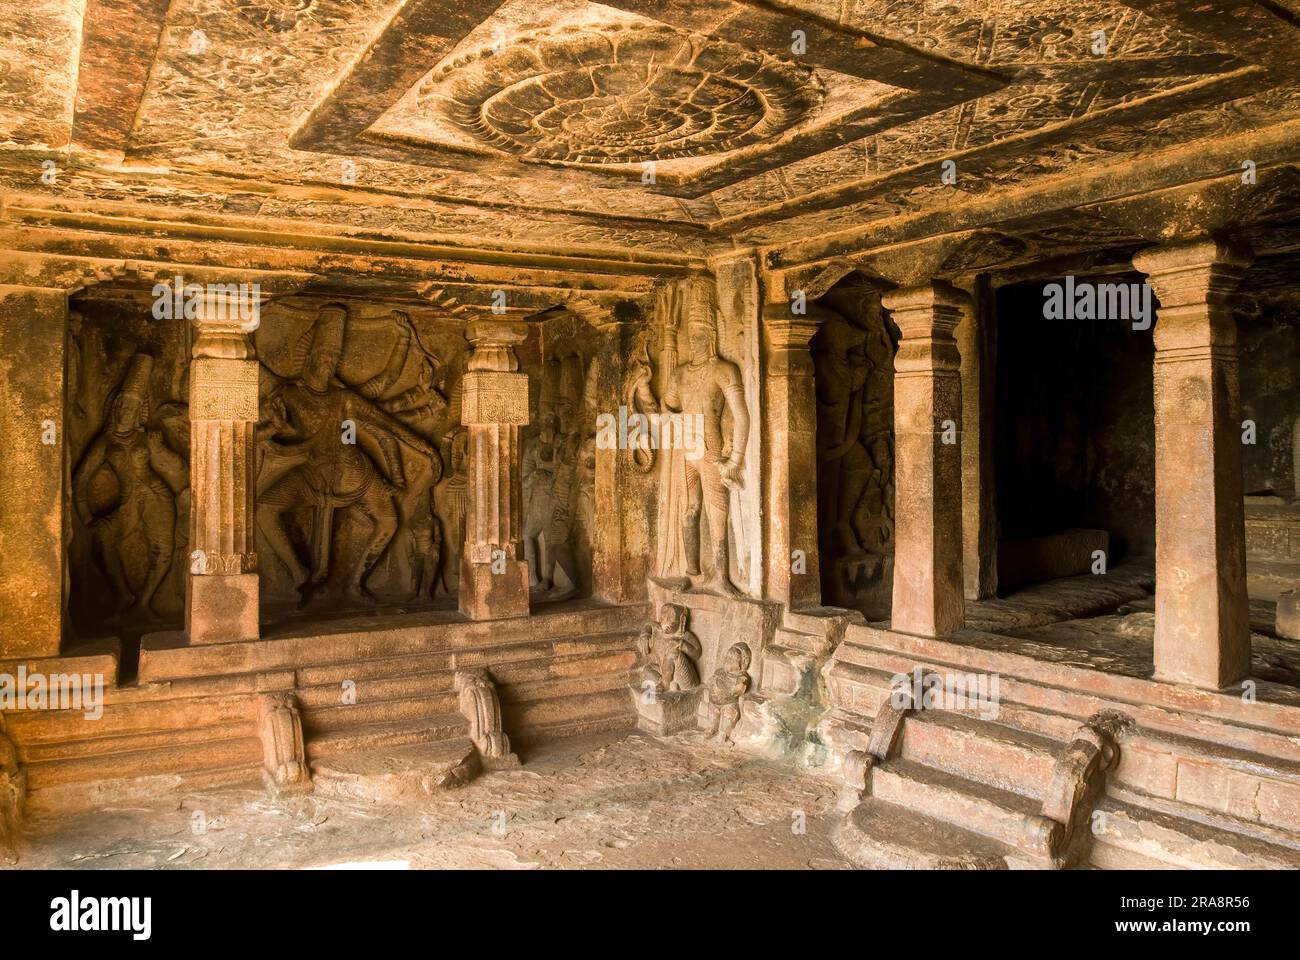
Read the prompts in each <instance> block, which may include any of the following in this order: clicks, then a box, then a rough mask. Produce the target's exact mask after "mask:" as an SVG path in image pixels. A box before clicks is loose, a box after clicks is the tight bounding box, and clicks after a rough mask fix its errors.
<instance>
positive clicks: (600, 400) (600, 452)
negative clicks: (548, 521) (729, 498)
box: [591, 321, 655, 603]
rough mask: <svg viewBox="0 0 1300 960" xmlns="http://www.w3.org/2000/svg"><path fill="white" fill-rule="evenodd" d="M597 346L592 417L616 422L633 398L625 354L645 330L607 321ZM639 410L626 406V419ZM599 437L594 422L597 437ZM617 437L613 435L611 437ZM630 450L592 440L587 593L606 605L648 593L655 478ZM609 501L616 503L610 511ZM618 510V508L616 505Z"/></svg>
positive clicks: (630, 353)
mask: <svg viewBox="0 0 1300 960" xmlns="http://www.w3.org/2000/svg"><path fill="white" fill-rule="evenodd" d="M600 334H601V337H602V341H601V346H600V349H598V350H597V351H596V352H595V353H594V354H593V355H592V358H591V363H592V365H593V366H594V367H595V371H594V373H593V376H594V378H595V384H596V397H597V409H596V415H597V417H600V416H609V417H612V418H613V419H614V420H615V421H616V422H617V421H618V420H619V417H620V413H619V405H620V404H624V403H628V402H630V403H632V404H633V405H635V403H636V400H635V398H631V399H630V398H628V397H626V396H624V389H625V384H626V378H627V371H628V363H627V362H626V361H627V358H629V357H632V356H634V355H636V354H637V352H638V350H639V349H644V348H643V346H642V344H643V341H640V340H639V339H638V337H639V336H641V337H643V336H644V330H641V331H638V330H637V329H636V328H633V327H631V326H630V325H628V324H625V323H619V322H615V321H611V322H609V323H607V324H605V325H603V327H602V328H601V330H600ZM638 412H639V410H638V409H628V410H627V411H626V413H625V414H623V416H627V417H630V416H632V415H633V414H635V413H638ZM599 435H600V430H599V425H597V436H599ZM614 439H615V440H616V441H617V437H615V438H614ZM631 455H632V451H630V450H628V449H624V448H621V446H620V444H618V443H617V442H615V443H612V444H611V443H605V444H603V445H602V444H601V443H599V442H598V443H597V444H596V489H595V491H594V493H595V503H596V529H595V530H593V531H592V544H591V547H592V557H591V595H592V597H594V598H595V599H597V600H603V601H605V602H606V603H636V602H639V601H643V600H644V599H645V597H646V576H647V575H648V574H649V572H650V560H651V557H652V555H653V550H652V548H651V538H650V518H651V517H652V516H653V512H652V506H651V504H652V503H653V498H654V487H653V477H654V476H655V473H654V471H653V470H651V472H650V473H647V474H642V473H639V472H638V471H637V470H636V469H635V468H634V467H633V466H632V463H631ZM610 505H615V508H613V509H611V507H610ZM619 508H621V509H619Z"/></svg>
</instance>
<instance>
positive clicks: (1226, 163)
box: [764, 121, 1300, 270]
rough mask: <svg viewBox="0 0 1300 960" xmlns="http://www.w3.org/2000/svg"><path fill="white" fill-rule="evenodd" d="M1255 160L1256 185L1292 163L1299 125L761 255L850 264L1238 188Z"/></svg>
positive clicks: (1299, 147) (783, 265)
mask: <svg viewBox="0 0 1300 960" xmlns="http://www.w3.org/2000/svg"><path fill="white" fill-rule="evenodd" d="M1245 158H1249V159H1252V160H1254V161H1255V163H1256V170H1257V175H1258V177H1259V178H1260V180H1261V181H1263V180H1264V178H1265V177H1266V176H1267V175H1268V170H1270V169H1272V168H1274V167H1278V166H1282V165H1287V164H1290V163H1292V162H1294V161H1295V160H1296V159H1297V158H1300V121H1288V122H1286V123H1281V124H1276V125H1274V126H1272V127H1268V128H1266V129H1265V130H1263V131H1250V132H1248V133H1243V134H1240V135H1238V136H1235V137H1224V138H1221V139H1219V140H1214V141H1206V142H1202V143H1196V144H1193V145H1191V146H1182V147H1177V148H1171V149H1168V150H1162V151H1159V152H1157V153H1154V154H1149V155H1147V156H1144V157H1141V158H1139V159H1136V160H1133V161H1132V162H1130V163H1127V164H1123V165H1117V166H1105V167H1101V168H1098V169H1094V170H1090V171H1088V172H1085V173H1078V174H1074V175H1071V176H1069V177H1060V178H1053V179H1051V180H1048V181H1045V182H1042V183H1037V184H1030V185H1028V186H1016V187H1011V188H1006V189H1000V190H992V191H989V192H988V193H987V194H984V195H982V196H979V197H977V198H974V199H971V200H969V201H967V202H965V203H963V204H960V205H957V206H955V207H953V208H951V209H945V210H936V211H927V212H924V213H918V214H914V215H910V216H904V217H895V218H893V219H891V220H888V221H885V222H883V223H875V224H871V225H870V226H864V227H861V228H857V227H855V228H852V229H851V230H845V231H840V232H839V233H836V234H832V235H829V236H826V237H821V238H818V239H816V240H804V241H798V242H795V243H791V244H786V245H783V246H780V247H772V248H768V249H767V250H765V252H764V262H765V265H766V267H767V268H768V269H769V270H782V269H788V268H790V267H793V266H803V265H810V264H814V263H829V262H832V261H834V260H836V259H844V258H853V257H855V256H857V255H859V254H861V253H863V252H865V251H866V250H867V249H869V248H879V247H887V246H894V245H897V244H903V243H908V242H912V241H913V240H915V239H916V238H919V237H925V236H928V235H937V234H942V233H948V232H958V231H963V230H972V229H977V228H980V227H999V228H1001V227H1000V225H1004V224H1007V223H1020V224H1029V223H1032V221H1033V220H1034V219H1035V218H1040V217H1054V216H1057V215H1059V214H1060V213H1061V212H1062V211H1068V210H1072V209H1076V208H1078V207H1080V206H1090V205H1094V204H1099V203H1103V202H1105V201H1107V200H1113V199H1121V198H1125V197H1130V196H1133V195H1136V194H1142V193H1149V192H1152V191H1154V190H1161V189H1171V188H1173V189H1177V188H1178V186H1180V185H1181V184H1185V183H1187V181H1188V180H1196V181H1201V180H1220V179H1221V180H1224V181H1225V182H1240V178H1241V174H1242V168H1241V161H1242V160H1243V159H1245Z"/></svg>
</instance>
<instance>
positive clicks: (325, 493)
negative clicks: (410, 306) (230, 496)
mask: <svg viewBox="0 0 1300 960" xmlns="http://www.w3.org/2000/svg"><path fill="white" fill-rule="evenodd" d="M255 343H256V346H257V353H258V357H259V359H260V361H261V363H262V369H263V376H262V382H261V413H262V421H261V423H259V425H258V429H257V462H256V471H257V497H258V508H257V524H258V533H259V555H260V557H261V562H260V565H259V566H260V571H261V574H262V580H263V596H264V597H265V598H266V601H268V602H271V603H275V602H283V601H293V602H295V603H296V604H297V605H300V606H306V605H307V604H309V603H312V602H314V601H316V600H326V601H332V602H355V601H359V600H366V601H380V600H385V601H416V600H430V599H436V598H438V597H440V596H443V595H450V596H453V597H454V595H455V579H456V570H457V569H458V567H457V566H456V565H455V564H454V563H452V561H455V560H456V559H457V558H458V556H459V554H458V547H459V545H460V544H461V543H463V539H464V535H463V530H464V526H463V525H464V495H463V490H464V479H463V477H464V472H465V456H464V452H465V440H464V428H463V427H461V426H460V424H459V416H458V409H459V404H458V403H457V402H456V401H457V400H458V397H459V390H460V386H459V384H460V376H461V373H462V372H463V370H464V355H465V351H466V349H467V344H466V343H465V340H464V337H463V334H462V330H461V325H460V324H459V323H458V322H454V321H448V320H445V319H438V318H436V317H435V316H433V315H429V314H424V315H416V314H412V313H409V312H407V311H405V310H400V309H392V308H388V307H384V306H380V305H372V304H365V303H349V304H347V305H346V306H345V305H341V304H320V303H310V302H305V301H296V302H294V303H293V304H291V305H284V306H277V307H273V308H272V309H271V310H269V311H268V312H267V316H265V317H264V318H263V322H262V325H261V326H260V328H259V329H258V332H257V334H256V337H255ZM458 494H459V496H458ZM449 564H450V566H449Z"/></svg>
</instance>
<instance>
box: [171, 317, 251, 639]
mask: <svg viewBox="0 0 1300 960" xmlns="http://www.w3.org/2000/svg"><path fill="white" fill-rule="evenodd" d="M195 326H196V327H197V328H198V329H197V333H198V336H197V338H196V339H195V342H194V360H193V363H192V365H191V367H190V485H191V489H192V491H193V494H192V496H193V499H192V504H193V505H192V507H191V510H190V575H189V577H188V579H187V581H186V598H185V629H186V631H187V633H188V635H189V640H190V643H224V642H229V641H235V640H256V639H257V637H258V599H259V592H258V579H257V553H256V545H255V541H254V537H255V533H254V531H255V529H256V527H255V520H254V499H255V496H254V490H255V488H254V469H253V453H254V445H253V431H254V428H255V426H256V424H257V419H258V410H257V385H258V363H257V361H256V360H255V359H252V347H251V345H250V344H249V342H248V337H247V332H246V331H245V330H244V329H243V328H242V327H241V325H240V321H239V312H238V309H237V306H236V305H235V304H230V303H224V302H222V301H221V300H220V299H218V298H217V297H216V296H212V297H209V298H208V299H207V300H206V301H205V302H204V307H203V310H202V313H201V315H200V317H199V318H198V319H196V320H195Z"/></svg>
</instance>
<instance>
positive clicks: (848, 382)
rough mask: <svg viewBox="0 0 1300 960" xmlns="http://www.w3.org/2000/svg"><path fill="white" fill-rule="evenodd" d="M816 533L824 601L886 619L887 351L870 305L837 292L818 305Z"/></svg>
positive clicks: (890, 535) (889, 582)
mask: <svg viewBox="0 0 1300 960" xmlns="http://www.w3.org/2000/svg"><path fill="white" fill-rule="evenodd" d="M816 309H817V313H818V330H817V333H816V334H815V335H814V336H813V339H812V342H811V344H810V349H811V352H812V357H813V369H814V375H815V383H816V395H817V529H818V537H819V540H820V543H819V544H818V549H819V550H820V555H821V571H822V594H823V598H824V599H825V601H826V602H827V603H830V604H834V605H836V606H842V607H849V608H852V609H858V610H862V611H863V613H864V614H865V615H866V616H867V617H868V618H869V619H873V620H879V619H885V618H887V617H888V616H889V607H890V599H891V597H890V594H891V591H892V588H893V555H894V353H895V352H896V350H897V349H898V335H897V333H896V331H895V330H894V329H893V326H892V324H891V323H889V321H888V320H887V319H886V318H885V316H884V314H883V313H882V311H881V309H880V305H879V300H878V298H876V297H875V296H874V295H872V294H870V293H863V292H860V291H857V290H855V289H854V288H853V287H846V288H837V289H834V290H832V291H831V292H830V293H828V294H827V295H826V296H825V297H823V298H822V299H821V300H820V301H818V304H817V308H816Z"/></svg>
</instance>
